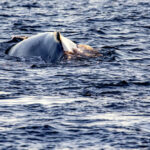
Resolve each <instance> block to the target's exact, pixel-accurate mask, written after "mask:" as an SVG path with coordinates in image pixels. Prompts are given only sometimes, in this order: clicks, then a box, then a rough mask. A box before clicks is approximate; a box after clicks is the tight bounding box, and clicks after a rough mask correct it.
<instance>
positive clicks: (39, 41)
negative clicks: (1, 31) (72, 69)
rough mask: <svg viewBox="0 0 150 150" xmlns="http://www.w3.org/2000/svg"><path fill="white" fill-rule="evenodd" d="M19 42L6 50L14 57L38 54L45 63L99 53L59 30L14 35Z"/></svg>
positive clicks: (97, 54)
mask: <svg viewBox="0 0 150 150" xmlns="http://www.w3.org/2000/svg"><path fill="white" fill-rule="evenodd" d="M16 39H17V40H18V41H19V42H18V43H17V44H15V45H14V46H12V47H11V48H9V50H7V54H8V55H10V56H15V57H32V56H40V57H41V58H42V59H43V60H44V61H45V62H46V63H55V62H59V61H61V60H62V59H63V58H66V59H72V58H78V57H97V56H101V54H100V53H99V52H98V51H97V50H95V49H93V48H92V47H91V46H89V45H84V44H76V43H75V42H73V41H71V40H70V39H68V38H66V37H64V36H63V35H62V34H61V33H60V32H44V33H39V34H37V35H33V36H31V37H19V36H18V37H14V38H13V40H16Z"/></svg>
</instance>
